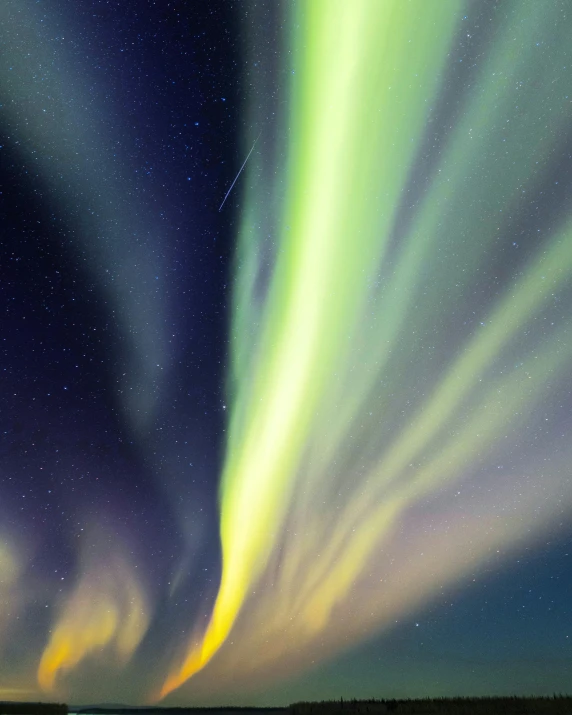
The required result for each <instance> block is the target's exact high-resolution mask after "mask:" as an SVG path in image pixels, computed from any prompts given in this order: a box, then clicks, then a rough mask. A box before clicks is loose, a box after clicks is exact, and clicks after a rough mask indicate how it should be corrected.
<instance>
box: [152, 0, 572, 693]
mask: <svg viewBox="0 0 572 715" xmlns="http://www.w3.org/2000/svg"><path fill="white" fill-rule="evenodd" d="M467 7H468V6H467V5H465V3H463V2H457V1H455V0H451V1H449V2H440V3H425V2H414V3H404V2H401V1H397V0H396V1H395V2H391V1H389V0H388V1H386V2H383V3H381V2H378V0H358V1H356V2H352V3H347V2H345V0H313V1H312V2H300V3H292V4H291V5H289V8H290V13H291V16H290V17H289V23H288V25H289V28H290V39H289V49H290V50H291V52H292V57H293V59H292V69H291V85H290V89H289V115H288V117H281V118H279V119H278V122H279V123H280V122H282V125H283V126H287V127H288V140H287V144H286V146H284V147H280V148H279V149H278V150H277V149H276V146H275V147H274V151H273V152H270V151H269V152H268V155H267V156H264V155H263V156H262V157H260V158H258V157H256V156H253V157H252V160H251V164H250V165H249V169H248V176H247V183H248V187H249V188H248V190H247V192H246V196H245V204H246V205H245V209H244V212H243V218H242V224H241V230H240V236H239V247H238V252H237V264H236V265H237V277H236V283H235V301H234V304H235V312H234V316H233V325H232V337H233V341H234V342H233V365H232V374H231V376H230V386H231V391H232V393H233V395H232V397H233V402H232V414H231V420H230V431H229V438H228V445H227V458H226V463H225V467H224V472H223V477H222V483H221V494H220V498H221V542H222V550H223V571H222V577H221V583H220V588H219V592H218V596H217V599H216V603H215V605H214V609H213V612H212V616H211V618H210V622H209V625H208V627H207V629H206V632H205V633H204V634H200V633H199V634H198V637H196V638H194V639H193V640H192V642H191V643H189V644H187V650H186V654H185V655H184V657H183V659H182V662H181V661H179V662H177V663H176V664H175V667H174V668H173V670H172V671H171V673H170V674H169V676H168V678H167V680H166V681H165V684H164V686H163V688H162V691H161V696H165V695H167V694H168V693H170V692H171V691H173V690H174V689H176V688H178V687H179V686H181V685H182V684H183V683H184V682H185V681H186V680H187V679H188V678H190V677H191V676H193V675H195V674H196V673H197V672H198V671H200V670H201V669H202V668H204V666H205V665H207V664H208V663H209V661H211V659H212V658H213V656H214V655H215V654H216V653H217V652H218V651H219V649H221V646H223V644H225V648H222V650H221V651H220V654H219V656H218V657H217V659H216V661H214V662H213V663H212V665H211V667H210V668H209V669H208V671H207V673H206V674H205V676H204V681H203V682H205V683H206V687H207V688H208V682H210V683H211V687H212V684H213V683H214V682H216V683H217V684H218V685H219V686H220V683H221V679H222V680H223V681H224V678H225V677H227V678H228V677H229V673H232V674H233V677H238V676H239V675H241V674H242V675H248V674H249V672H253V671H257V672H260V671H261V670H262V669H269V668H270V669H272V668H274V669H275V670H278V669H280V672H281V673H284V672H286V670H287V669H288V667H290V668H296V667H301V666H302V665H304V664H306V663H309V662H310V661H311V660H313V659H314V658H315V657H324V656H328V655H331V653H332V652H333V650H332V649H333V648H339V647H342V646H344V647H345V646H347V645H348V644H350V643H352V642H354V641H355V640H356V639H358V638H363V637H364V636H366V635H369V634H370V633H371V630H372V628H373V627H377V628H380V627H382V626H387V625H389V624H390V623H392V622H395V618H396V617H397V616H399V615H402V614H404V613H406V612H407V611H409V610H410V609H412V608H415V607H419V606H420V605H422V604H423V603H424V602H425V601H426V600H427V599H429V598H431V596H433V595H434V594H435V593H437V592H438V591H439V590H440V589H442V588H443V587H444V585H446V584H448V583H451V582H452V581H453V580H454V579H456V578H459V577H460V576H461V575H462V574H463V573H465V572H467V571H469V570H474V569H475V568H476V567H478V565H479V564H480V563H481V562H482V561H483V560H485V559H488V558H490V554H491V553H493V552H494V553H496V552H497V550H498V549H499V546H500V547H502V549H503V551H506V549H507V548H508V547H509V546H510V545H511V544H514V543H516V542H517V541H518V540H522V539H525V538H530V537H531V536H532V535H533V534H534V533H535V531H537V530H538V529H539V528H541V527H542V526H543V525H545V524H546V522H547V520H549V519H550V518H551V517H553V516H554V514H555V513H556V512H557V511H558V510H559V509H560V510H561V509H563V508H569V504H570V497H571V493H570V484H569V482H568V474H569V468H568V464H569V457H570V450H569V448H568V446H566V447H565V448H564V447H563V446H562V445H559V446H557V447H556V446H555V445H553V444H548V443H542V440H540V441H539V440H538V435H539V434H541V430H542V421H543V420H550V419H553V417H555V415H557V406H558V389H559V385H560V384H561V381H562V380H563V379H564V377H565V376H566V373H567V370H568V367H569V361H570V358H571V357H572V341H571V340H570V337H569V335H570V329H571V327H572V326H571V324H570V321H569V319H568V316H567V315H566V311H564V312H562V311H559V309H558V306H557V303H558V302H559V301H560V300H561V299H562V296H564V295H568V294H567V293H566V291H569V290H570V279H571V276H572V224H571V223H569V222H567V220H566V217H565V212H563V216H562V217H557V216H551V217H550V218H549V219H548V223H547V225H546V226H543V231H542V235H541V236H540V235H539V236H538V239H537V241H536V244H537V245H532V247H531V248H530V250H529V252H528V254H527V255H526V257H525V258H521V256H520V254H517V253H516V252H515V259H514V270H513V271H512V275H511V276H510V277H509V279H508V280H506V279H505V280H503V282H502V286H504V287H500V286H501V284H500V281H499V290H498V292H497V293H496V294H495V293H494V292H493V294H490V291H489V292H488V294H487V292H486V291H483V288H482V276H483V275H484V274H488V275H489V278H490V275H491V274H492V275H494V271H495V270H496V269H495V264H494V261H493V260H492V259H493V257H494V256H495V255H498V254H499V252H502V251H507V250H510V244H509V245H507V240H506V239H505V240H504V241H503V236H504V235H511V232H512V233H514V225H515V224H516V223H519V222H521V221H522V219H521V217H520V216H519V212H524V213H525V215H526V211H527V207H528V206H529V202H531V197H532V202H534V201H537V202H541V201H542V199H541V195H542V182H543V181H546V176H547V174H549V171H550V162H551V160H552V159H553V157H556V156H557V148H558V145H557V139H556V137H557V135H558V132H559V131H562V129H563V128H564V127H565V126H566V123H567V122H569V120H570V102H569V100H568V97H569V96H572V80H571V78H570V73H569V72H556V71H555V69H554V68H555V67H559V66H560V65H561V64H562V58H561V57H560V54H561V53H562V52H563V50H564V48H565V47H566V45H567V42H568V40H567V37H566V27H565V26H561V27H559V26H558V23H556V22H555V17H554V15H553V14H552V13H551V11H550V8H549V7H548V6H546V5H544V4H542V5H541V4H540V3H536V2H525V3H522V2H520V3H512V2H507V3H504V4H503V12H502V17H501V16H500V13H499V17H497V18H496V20H495V21H496V22H498V23H499V26H498V31H497V35H496V37H495V39H494V42H492V43H491V47H490V52H489V54H488V56H487V58H486V59H485V60H483V61H482V62H481V64H480V66H479V69H478V71H477V72H476V74H475V85H474V87H472V88H471V89H470V91H468V92H467V93H466V96H465V99H464V102H465V104H466V106H465V107H464V109H463V111H462V112H461V113H460V115H459V119H458V121H457V122H456V123H455V124H454V125H453V126H451V131H450V132H449V134H448V136H447V137H446V138H445V139H444V141H443V146H442V148H441V149H440V152H439V155H438V158H437V160H436V161H435V164H434V166H433V167H432V168H431V173H430V177H429V178H430V182H428V185H427V189H426V191H425V192H424V193H423V194H422V196H421V197H420V198H419V199H417V200H416V201H415V202H414V203H413V205H411V202H410V199H409V194H410V192H411V187H412V185H413V184H414V183H415V182H414V179H415V171H416V169H417V164H418V162H419V160H420V152H422V150H423V147H424V146H425V145H426V144H427V137H428V136H430V135H431V127H430V122H431V120H432V118H433V117H432V112H433V110H434V106H435V104H436V102H437V96H438V93H439V91H440V90H441V83H442V82H443V81H444V78H445V76H446V72H447V61H449V62H452V61H453V59H452V53H451V48H452V41H453V38H454V37H455V33H458V32H459V27H460V24H461V23H462V18H463V15H464V12H465V11H466V9H467ZM517 12H518V15H517ZM522 17H526V21H525V22H521V21H520V18H522ZM546 36H550V38H551V42H550V49H547V50H546V51H545V52H544V53H543V54H542V55H540V54H537V55H532V51H533V47H535V46H538V44H540V43H539V39H540V40H542V38H543V37H546ZM522 46H524V47H530V48H531V52H530V53H525V54H523V53H521V52H518V51H516V50H515V49H514V48H520V47H522ZM522 77H528V78H531V77H532V80H530V81H529V82H528V83H523V82H522V81H521V80H522ZM554 97H558V98H560V97H561V101H560V102H559V105H560V111H559V112H551V110H549V109H548V107H551V106H552V102H553V101H554ZM252 100H253V101H252V107H251V110H250V113H251V119H253V120H254V121H256V120H258V121H262V120H263V115H262V113H261V110H259V109H257V106H258V105H257V101H256V100H257V97H256V88H255V89H254V91H253V98H252ZM543 112H544V113H545V115H546V116H545V117H542V113H543ZM539 113H540V115H541V118H540V120H539ZM544 119H545V121H544ZM428 127H429V128H428ZM253 134H254V135H255V134H256V131H255V129H253ZM252 138H253V137H246V138H245V142H244V144H245V146H249V145H250V144H251V143H252ZM278 144H279V142H278ZM263 145H264V140H262V142H261V146H263ZM277 157H278V158H277ZM284 157H285V158H284ZM276 164H278V166H276ZM269 166H270V167H272V168H273V169H275V170H276V169H279V171H277V172H276V175H277V176H278V177H279V179H275V180H274V182H273V184H272V186H271V187H270V188H268V176H269V175H270V174H271V171H270V170H269ZM261 197H264V200H262V199H261ZM269 207H270V208H269ZM404 216H405V217H406V219H407V220H405V219H404ZM538 232H539V234H540V233H541V232H540V229H538ZM269 254H271V255H273V256H275V262H274V264H273V265H270V266H269ZM268 275H270V276H271V278H270V279H269V280H270V282H269V287H268V290H267V292H266V293H265V294H263V291H261V284H262V283H263V279H262V278H263V277H264V276H268ZM539 326H540V327H539ZM451 331H453V334H452V333H451ZM446 336H447V339H446ZM507 445H509V446H508V447H507ZM501 446H502V449H503V452H506V450H507V449H509V450H513V451H514V453H516V454H517V455H518V457H517V458H513V460H512V461H513V464H514V463H516V464H517V465H518V466H517V467H516V468H515V469H514V470H513V471H512V473H511V474H510V475H508V476H507V475H506V474H503V473H502V472H500V471H498V469H499V465H498V455H499V450H500V447H501ZM495 460H496V461H495ZM501 475H502V477H501ZM507 480H508V481H507ZM461 484H462V485H463V489H462V491H461ZM515 494H518V497H515ZM463 495H466V496H463ZM437 499H439V501H437ZM437 504H440V505H441V506H440V509H439V511H438V512H437V513H438V516H437V517H435V512H436V511H437V506H436V505H437ZM435 521H437V524H435ZM334 614H335V618H334V617H333V616H334ZM239 615H240V618H239ZM231 630H233V634H232V641H230V640H229V639H228V637H229V634H230V632H231ZM209 674H210V675H209ZM209 678H210V681H209ZM200 682H201V681H199V680H197V681H196V683H197V685H196V687H198V688H200V687H201V684H200Z"/></svg>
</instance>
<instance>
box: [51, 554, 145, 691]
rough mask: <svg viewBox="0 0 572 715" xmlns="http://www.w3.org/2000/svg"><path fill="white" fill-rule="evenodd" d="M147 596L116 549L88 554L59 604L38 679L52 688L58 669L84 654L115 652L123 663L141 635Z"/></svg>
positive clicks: (70, 667)
mask: <svg viewBox="0 0 572 715" xmlns="http://www.w3.org/2000/svg"><path fill="white" fill-rule="evenodd" d="M149 620H150V608H149V603H148V599H147V597H146V595H145V593H144V591H143V588H142V585H141V583H140V581H139V579H138V577H137V575H136V572H135V570H134V568H133V566H132V565H131V564H130V563H129V561H128V560H127V559H126V558H125V557H124V556H122V555H121V554H120V553H117V552H116V553H114V554H112V555H108V556H107V558H105V559H104V558H102V556H101V555H99V556H98V557H96V558H94V557H93V556H92V557H87V558H86V567H85V570H84V573H83V575H82V576H81V577H80V578H79V580H78V583H77V585H76V587H75V589H74V590H73V591H72V592H71V594H69V595H68V596H67V598H66V599H65V602H64V603H63V606H62V609H61V613H60V616H59V618H58V620H57V622H56V623H55V625H54V628H53V630H52V633H51V637H50V640H49V643H48V644H47V646H46V648H45V650H44V653H43V654H42V658H41V660H40V664H39V667H38V683H39V685H40V687H41V688H42V689H43V690H44V691H47V692H50V691H53V690H54V689H55V687H56V685H57V678H58V675H59V674H60V673H65V672H67V671H70V670H73V669H74V668H76V667H77V666H78V665H79V664H80V663H81V662H82V661H83V660H84V659H85V658H87V657H88V656H99V657H101V656H102V655H106V656H107V657H109V655H110V653H114V654H115V656H116V657H117V658H118V662H119V664H125V663H126V662H127V661H128V660H129V658H130V657H131V655H132V654H133V652H134V651H135V649H136V648H137V646H138V645H139V643H140V642H141V639H142V638H143V636H144V635H145V632H146V630H147V626H148V624H149Z"/></svg>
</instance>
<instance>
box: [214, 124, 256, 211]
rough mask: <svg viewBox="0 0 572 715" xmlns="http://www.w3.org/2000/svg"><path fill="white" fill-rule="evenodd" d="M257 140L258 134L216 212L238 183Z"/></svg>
mask: <svg viewBox="0 0 572 715" xmlns="http://www.w3.org/2000/svg"><path fill="white" fill-rule="evenodd" d="M261 133H262V132H261ZM259 139H260V134H259V135H258V136H257V137H256V139H255V140H254V144H253V145H252V149H251V150H250V151H249V152H248V156H247V157H246V159H245V160H244V163H243V164H242V166H241V167H240V169H239V170H238V174H237V175H236V176H235V177H234V181H233V182H232V184H231V185H230V189H229V190H228V191H227V192H226V195H225V197H224V199H223V200H222V204H221V205H220V206H219V207H218V210H219V211H220V210H221V209H222V207H223V206H224V202H225V201H226V200H227V198H228V195H229V194H230V192H231V191H232V187H233V186H234V185H235V184H236V182H237V181H238V177H239V176H240V175H241V173H242V170H243V169H244V167H245V166H246V162H247V161H248V160H249V158H250V155H251V154H252V152H253V151H254V147H255V146H256V142H257V141H258V140H259Z"/></svg>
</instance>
